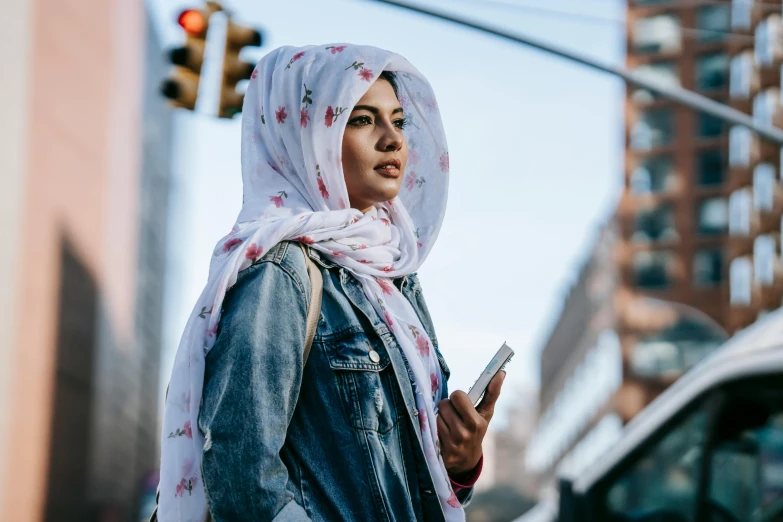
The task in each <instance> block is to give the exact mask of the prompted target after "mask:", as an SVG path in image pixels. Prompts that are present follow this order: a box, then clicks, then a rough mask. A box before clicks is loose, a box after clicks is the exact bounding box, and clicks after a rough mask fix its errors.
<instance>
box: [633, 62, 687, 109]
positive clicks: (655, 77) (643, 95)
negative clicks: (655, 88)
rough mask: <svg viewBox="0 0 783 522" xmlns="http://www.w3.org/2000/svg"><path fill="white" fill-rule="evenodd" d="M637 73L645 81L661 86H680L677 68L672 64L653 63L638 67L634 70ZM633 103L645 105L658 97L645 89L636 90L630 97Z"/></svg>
mask: <svg viewBox="0 0 783 522" xmlns="http://www.w3.org/2000/svg"><path fill="white" fill-rule="evenodd" d="M634 70H635V71H636V72H637V73H639V74H640V75H642V76H644V78H645V79H646V80H649V81H652V82H656V83H659V84H662V85H668V86H672V85H680V76H679V74H678V73H677V66H676V65H675V63H674V62H653V63H647V64H643V65H639V66H638V67H636V68H635V69H634ZM631 97H632V99H633V101H634V102H635V103H647V102H650V101H653V100H655V99H657V98H659V97H660V96H659V95H658V94H656V93H653V92H650V91H648V90H646V89H638V90H636V91H634V93H633V95H632V96H631Z"/></svg>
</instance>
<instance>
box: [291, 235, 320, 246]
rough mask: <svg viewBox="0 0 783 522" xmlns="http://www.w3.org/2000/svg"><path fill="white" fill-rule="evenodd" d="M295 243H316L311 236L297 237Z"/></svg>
mask: <svg viewBox="0 0 783 522" xmlns="http://www.w3.org/2000/svg"><path fill="white" fill-rule="evenodd" d="M294 241H298V242H299V243H304V244H305V245H312V244H313V243H314V242H315V241H313V238H311V237H309V236H300V237H295V238H294Z"/></svg>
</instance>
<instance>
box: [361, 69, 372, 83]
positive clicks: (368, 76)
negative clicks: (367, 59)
mask: <svg viewBox="0 0 783 522" xmlns="http://www.w3.org/2000/svg"><path fill="white" fill-rule="evenodd" d="M359 77H361V79H362V80H364V81H365V82H367V83H372V79H373V78H375V75H374V74H373V73H372V71H371V70H370V69H362V70H361V71H359Z"/></svg>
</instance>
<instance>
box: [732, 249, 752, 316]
mask: <svg viewBox="0 0 783 522" xmlns="http://www.w3.org/2000/svg"><path fill="white" fill-rule="evenodd" d="M752 278H753V265H752V263H751V262H750V259H748V258H747V257H738V258H737V259H735V260H734V261H732V262H731V268H730V269H729V292H730V294H731V297H730V301H731V304H732V305H733V306H750V297H751V295H750V294H751V280H752Z"/></svg>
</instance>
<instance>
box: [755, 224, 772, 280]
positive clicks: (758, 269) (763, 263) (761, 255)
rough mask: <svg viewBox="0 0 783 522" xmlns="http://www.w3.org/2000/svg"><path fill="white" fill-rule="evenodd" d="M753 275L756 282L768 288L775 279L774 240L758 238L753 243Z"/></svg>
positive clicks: (763, 237) (770, 237)
mask: <svg viewBox="0 0 783 522" xmlns="http://www.w3.org/2000/svg"><path fill="white" fill-rule="evenodd" d="M753 273H754V275H755V277H756V282H757V283H758V284H760V285H762V286H769V285H771V284H772V283H773V282H774V279H775V238H773V237H772V236H759V237H757V238H756V239H755V240H754V241H753Z"/></svg>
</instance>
